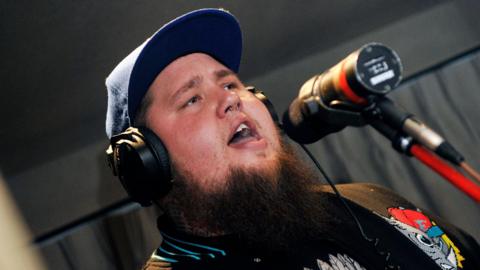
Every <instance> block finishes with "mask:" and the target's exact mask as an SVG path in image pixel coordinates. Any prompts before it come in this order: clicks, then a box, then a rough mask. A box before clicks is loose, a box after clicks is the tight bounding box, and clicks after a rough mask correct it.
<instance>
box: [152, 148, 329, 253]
mask: <svg viewBox="0 0 480 270" xmlns="http://www.w3.org/2000/svg"><path fill="white" fill-rule="evenodd" d="M277 165H278V166H276V167H277V168H276V169H275V170H274V173H273V174H272V173H271V172H262V171H258V170H244V169H238V168H234V169H231V172H230V174H229V176H228V177H227V179H226V180H225V181H224V183H226V186H225V189H223V190H222V191H219V192H217V193H213V194H211V193H208V194H207V193H204V192H201V190H202V189H201V188H199V187H198V186H197V185H195V183H196V181H192V179H194V176H192V175H188V174H187V173H179V172H178V171H176V173H175V182H174V187H173V188H172V191H171V192H170V193H169V194H168V195H167V197H166V198H165V200H163V201H162V203H161V204H162V206H163V208H164V209H165V210H166V212H167V215H168V216H169V217H170V218H171V219H172V220H173V221H174V223H175V224H176V225H177V227H180V229H181V230H184V231H186V232H189V233H192V234H196V235H200V236H208V235H216V234H223V233H234V234H236V235H238V237H240V238H241V239H242V240H244V241H246V243H247V244H251V245H255V246H257V247H258V246H259V245H265V244H266V245H267V246H268V248H270V249H272V248H274V247H275V249H282V248H286V247H287V246H288V245H290V244H292V243H299V241H306V240H308V239H312V238H318V237H319V236H320V235H322V234H323V233H325V232H326V230H328V228H331V227H332V226H331V224H333V221H334V217H333V216H331V215H330V214H329V211H327V209H326V205H327V200H328V199H327V198H324V196H322V195H321V194H318V193H315V192H313V191H312V187H313V185H314V184H315V183H317V180H316V179H317V178H318V177H317V176H316V174H315V173H314V172H313V171H312V170H311V169H310V168H309V167H307V166H306V165H305V164H304V162H303V161H302V160H301V159H299V158H298V157H297V156H296V154H295V153H294V151H293V150H292V149H291V147H289V146H288V145H287V144H283V146H282V151H281V153H280V154H279V158H278V164H277Z"/></svg>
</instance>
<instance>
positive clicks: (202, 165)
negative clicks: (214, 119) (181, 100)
mask: <svg viewBox="0 0 480 270" xmlns="http://www.w3.org/2000/svg"><path fill="white" fill-rule="evenodd" d="M172 131H173V132H172ZM169 133H170V135H169V137H168V138H165V145H166V146H167V148H168V150H169V153H170V157H171V158H172V160H174V161H175V163H176V164H177V165H178V166H180V168H181V169H184V170H187V171H188V172H192V173H194V174H196V175H206V174H209V173H210V172H211V171H215V170H216V166H218V164H220V163H221V162H220V160H221V159H222V157H221V153H223V152H222V151H223V149H222V147H225V145H224V143H223V140H222V137H221V136H220V134H221V133H220V131H219V130H218V128H217V126H216V125H215V124H212V123H209V122H206V121H189V122H182V123H181V124H177V125H174V126H172V127H171V128H170V129H169Z"/></svg>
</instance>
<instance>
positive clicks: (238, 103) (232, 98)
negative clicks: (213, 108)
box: [217, 90, 242, 118]
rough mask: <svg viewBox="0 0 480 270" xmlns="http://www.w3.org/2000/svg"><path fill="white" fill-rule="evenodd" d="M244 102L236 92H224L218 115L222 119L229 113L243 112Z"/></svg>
mask: <svg viewBox="0 0 480 270" xmlns="http://www.w3.org/2000/svg"><path fill="white" fill-rule="evenodd" d="M241 107H242V100H241V99H240V97H239V96H238V94H237V93H236V92H235V91H225V90H223V91H222V94H221V97H220V101H219V106H218V108H217V114H218V116H219V117H220V118H224V117H226V116H227V115H228V114H229V113H233V112H238V111H240V110H241Z"/></svg>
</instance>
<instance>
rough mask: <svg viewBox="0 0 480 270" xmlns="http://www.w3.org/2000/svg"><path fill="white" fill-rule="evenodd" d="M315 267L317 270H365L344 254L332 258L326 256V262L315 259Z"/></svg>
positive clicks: (331, 256)
mask: <svg viewBox="0 0 480 270" xmlns="http://www.w3.org/2000/svg"><path fill="white" fill-rule="evenodd" d="M317 265H318V269H319V270H337V269H348V270H366V269H365V268H364V267H362V266H361V265H360V264H359V263H358V262H357V261H355V260H354V259H352V258H350V257H349V256H348V255H346V254H343V255H342V254H339V253H337V256H334V255H332V254H329V255H328V262H326V261H322V260H319V259H317ZM303 269H304V270H305V269H308V268H303Z"/></svg>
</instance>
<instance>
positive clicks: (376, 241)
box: [298, 143, 401, 270]
mask: <svg viewBox="0 0 480 270" xmlns="http://www.w3.org/2000/svg"><path fill="white" fill-rule="evenodd" d="M298 144H299V145H300V146H301V147H302V149H303V151H305V153H307V155H308V156H309V157H310V159H311V160H312V161H313V163H315V166H317V168H318V170H319V171H320V173H321V174H322V176H323V177H324V178H325V180H326V181H327V182H328V184H329V185H330V187H331V188H332V189H333V192H334V193H335V195H336V196H337V198H338V199H339V200H340V201H341V202H342V204H343V206H344V207H345V209H346V210H347V212H348V213H349V215H350V216H351V217H352V218H353V220H354V221H355V224H356V225H357V228H358V230H359V231H360V234H361V235H362V237H363V239H365V241H367V242H368V243H370V244H373V247H374V248H375V251H376V252H377V254H379V255H380V256H382V257H384V259H385V264H386V266H385V269H397V270H400V269H401V268H400V266H398V265H392V264H390V263H389V259H390V255H391V253H390V252H385V251H381V250H379V248H378V244H379V243H380V239H378V238H375V239H372V238H370V237H368V236H367V234H366V233H365V231H364V230H363V226H362V224H361V223H360V220H358V218H357V216H356V215H355V213H354V212H353V210H352V208H350V206H349V205H348V203H347V201H346V200H345V198H343V196H342V195H341V194H340V191H338V189H337V188H336V187H335V185H334V184H333V182H332V180H331V179H330V177H328V175H327V173H326V172H325V170H324V169H323V168H322V166H320V163H318V161H317V159H316V158H315V157H314V156H313V154H312V153H311V152H310V150H308V148H307V147H306V146H305V145H303V144H301V143H298Z"/></svg>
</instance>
